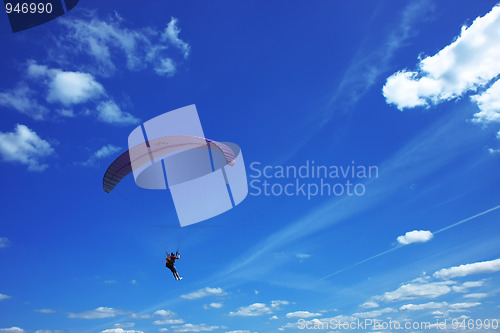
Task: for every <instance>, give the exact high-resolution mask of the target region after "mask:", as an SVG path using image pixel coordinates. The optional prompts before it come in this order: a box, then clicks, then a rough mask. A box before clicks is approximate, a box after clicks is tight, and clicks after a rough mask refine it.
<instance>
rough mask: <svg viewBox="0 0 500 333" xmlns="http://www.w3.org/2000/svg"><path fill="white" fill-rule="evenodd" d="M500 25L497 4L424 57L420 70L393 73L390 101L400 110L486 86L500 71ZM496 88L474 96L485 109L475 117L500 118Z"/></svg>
mask: <svg viewBox="0 0 500 333" xmlns="http://www.w3.org/2000/svg"><path fill="white" fill-rule="evenodd" d="M499 24H500V7H499V6H495V7H493V9H492V10H491V11H490V12H489V13H488V14H486V15H485V16H483V17H479V18H477V19H476V20H474V22H473V23H472V25H471V26H470V27H463V28H462V31H461V34H460V36H458V37H457V38H456V39H455V40H454V41H453V42H452V43H451V44H450V45H448V46H446V47H445V48H443V49H442V50H440V51H439V52H438V53H437V54H435V55H434V56H429V57H425V58H423V59H422V60H420V62H419V69H418V71H415V72H412V71H407V70H403V71H400V72H397V73H395V74H393V75H392V76H390V77H389V78H388V79H387V82H386V84H385V85H384V87H383V89H382V91H383V94H384V96H385V98H386V101H387V103H389V104H394V105H396V106H397V107H398V109H400V110H403V109H405V108H414V107H416V106H429V105H430V104H438V103H441V102H443V101H448V100H451V99H455V98H459V97H460V96H462V95H463V94H464V93H466V92H469V91H477V90H478V89H479V88H484V87H485V86H486V85H488V84H489V83H490V82H491V80H493V79H494V78H495V77H497V76H498V75H499V74H500V44H499V43H498V42H497V41H498V39H500V30H499V29H498V25H499ZM492 88H493V90H492V91H490V92H487V93H482V94H479V95H478V96H476V97H473V98H471V99H472V101H474V102H476V103H478V105H479V106H480V108H481V112H480V113H478V114H476V116H475V119H476V120H478V121H491V120H493V119H498V118H497V117H498V116H497V115H496V111H495V107H496V106H497V105H498V99H497V98H498V97H496V96H493V94H494V93H495V92H496V91H497V89H499V88H498V87H497V86H496V85H495V87H492ZM490 89H491V88H490Z"/></svg>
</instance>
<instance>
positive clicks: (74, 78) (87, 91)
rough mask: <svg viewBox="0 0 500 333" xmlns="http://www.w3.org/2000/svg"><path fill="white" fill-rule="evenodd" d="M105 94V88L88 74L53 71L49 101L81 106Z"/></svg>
mask: <svg viewBox="0 0 500 333" xmlns="http://www.w3.org/2000/svg"><path fill="white" fill-rule="evenodd" d="M103 94H104V88H103V86H102V85H101V84H100V83H99V82H97V81H96V80H95V78H94V77H93V76H92V75H91V74H88V73H81V72H63V71H61V70H52V81H51V82H50V84H49V93H48V96H47V101H48V102H50V103H54V102H59V103H62V104H64V105H66V106H67V105H71V104H81V103H84V102H87V101H89V100H91V99H95V98H97V97H99V96H102V95H103Z"/></svg>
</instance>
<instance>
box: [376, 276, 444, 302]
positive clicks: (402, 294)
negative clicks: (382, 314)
mask: <svg viewBox="0 0 500 333" xmlns="http://www.w3.org/2000/svg"><path fill="white" fill-rule="evenodd" d="M450 283H451V282H450V281H445V282H430V283H408V284H404V285H402V286H401V287H399V288H398V289H396V290H394V291H390V292H386V293H384V294H383V295H381V296H376V297H375V298H377V299H380V300H383V301H386V302H396V301H403V300H410V299H415V298H436V297H438V296H441V295H445V294H447V293H449V292H450V291H451V288H450V287H449V286H448V284H450Z"/></svg>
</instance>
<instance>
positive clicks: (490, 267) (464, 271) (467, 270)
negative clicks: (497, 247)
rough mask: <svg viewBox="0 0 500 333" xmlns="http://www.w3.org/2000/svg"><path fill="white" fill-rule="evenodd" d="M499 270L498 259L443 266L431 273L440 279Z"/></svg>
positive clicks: (499, 262)
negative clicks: (449, 266)
mask: <svg viewBox="0 0 500 333" xmlns="http://www.w3.org/2000/svg"><path fill="white" fill-rule="evenodd" d="M498 271H500V259H495V260H490V261H481V262H476V263H472V264H465V265H460V266H454V267H451V268H443V269H440V270H439V271H437V272H435V273H434V274H433V276H434V277H436V278H440V279H451V278H454V277H461V276H467V275H471V274H485V273H494V272H498Z"/></svg>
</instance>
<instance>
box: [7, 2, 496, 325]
mask: <svg viewBox="0 0 500 333" xmlns="http://www.w3.org/2000/svg"><path fill="white" fill-rule="evenodd" d="M0 30H1V31H2V34H1V35H0V39H1V42H2V46H3V48H2V49H3V50H4V52H3V57H2V58H1V59H0V70H1V74H2V75H0V112H1V119H2V121H1V122H0V157H1V161H0V170H1V171H2V174H3V177H2V183H1V185H2V190H1V192H0V199H1V200H0V202H1V206H0V207H1V209H0V221H1V222H0V223H1V224H0V226H1V227H0V266H1V270H0V332H2V333H4V332H16V333H22V332H38V333H43V332H45V333H48V332H51V333H53V332H103V333H138V332H223V333H250V332H259V333H263V332H281V331H284V332H298V331H303V330H300V326H299V320H304V322H303V323H305V322H307V323H308V324H309V325H311V326H310V327H312V326H313V325H314V324H316V325H325V323H338V322H343V323H344V322H345V323H352V322H356V321H357V320H361V321H364V320H365V319H370V320H378V321H379V322H380V323H385V322H389V320H392V321H396V322H398V323H402V324H404V323H405V322H410V323H420V322H430V323H432V324H435V323H438V322H439V323H442V322H444V321H445V320H447V324H448V327H447V328H448V330H453V331H455V332H456V331H464V329H463V328H458V329H452V328H453V327H452V321H453V320H458V321H463V320H465V321H467V323H468V320H470V319H473V320H474V323H476V324H478V323H479V322H481V321H483V320H485V319H490V320H493V319H495V320H497V321H498V320H500V318H499V316H498V313H499V307H500V289H499V287H498V286H499V285H500V283H499V282H500V247H499V246H498V244H500V233H499V231H500V226H499V225H498V220H499V218H500V207H499V205H500V196H499V195H498V194H499V192H498V188H499V186H500V178H499V177H498V176H497V175H498V169H499V166H500V141H499V139H500V124H499V122H500V99H499V96H500V81H497V80H498V78H499V77H500V47H499V45H500V43H499V42H498V41H499V40H500V7H498V6H496V2H495V1H481V2H474V3H473V2H470V1H440V2H432V1H405V2H403V1H398V2H396V1H380V2H375V1H358V2H355V3H345V2H338V1H337V2H334V1H313V2H307V3H306V2H299V1H287V2H275V3H268V2H266V3H264V2H255V1H238V2H233V1H203V2H201V1H200V2H197V3H196V4H194V3H186V2H173V1H144V2H143V3H141V4H135V3H132V2H127V1H106V2H100V1H90V0H89V1H81V3H80V4H79V5H78V6H77V7H75V9H73V10H72V11H70V12H69V13H67V14H66V15H65V16H63V17H60V18H58V19H56V20H54V21H52V22H49V23H47V24H44V25H42V26H39V27H36V28H33V29H30V30H27V31H23V32H19V33H16V34H12V33H10V32H9V26H8V22H7V18H6V16H2V17H1V19H0ZM190 104H196V107H197V109H198V113H199V116H200V120H201V123H202V125H203V128H204V132H205V134H206V136H207V137H208V138H211V139H214V140H217V141H229V142H235V143H237V144H238V145H239V146H240V147H241V148H242V152H243V156H244V160H245V165H246V171H247V176H248V182H249V183H250V182H252V181H254V183H253V184H254V185H255V186H256V187H259V186H262V183H263V181H265V180H266V181H268V182H269V183H270V186H274V189H275V190H276V191H278V190H279V189H280V188H281V189H283V188H284V187H285V186H286V185H287V184H292V185H290V186H291V187H290V188H292V189H294V190H296V189H297V188H296V187H297V184H299V183H300V184H305V185H304V186H305V187H306V188H307V186H310V188H311V189H312V190H314V186H318V184H320V182H321V181H324V182H326V183H328V184H330V185H331V186H333V185H335V184H339V185H338V186H345V184H346V182H347V181H350V182H351V183H353V184H358V186H359V189H363V194H362V195H357V194H354V195H348V194H347V193H344V194H342V195H318V194H317V195H311V196H310V197H309V198H308V197H307V195H303V194H302V193H301V192H300V191H296V192H293V194H292V195H284V194H281V195H264V194H262V193H261V194H260V195H256V190H255V189H252V188H250V193H249V195H248V197H247V198H246V199H245V200H244V201H243V202H242V203H241V204H240V205H238V206H237V207H235V208H234V209H232V210H230V211H228V212H226V213H224V214H222V215H219V216H217V217H214V218H212V219H209V220H207V221H204V222H202V223H199V224H197V225H195V226H192V227H187V228H182V229H181V228H180V227H178V225H179V224H178V219H177V216H176V213H175V207H174V205H173V202H172V198H171V195H170V193H169V192H168V191H153V190H145V189H141V188H139V187H137V186H136V185H135V183H134V181H133V178H132V177H131V176H129V177H128V178H126V179H124V180H123V181H122V182H121V183H120V184H119V185H118V186H117V188H116V189H115V190H113V192H112V193H110V194H107V193H105V192H104V191H103V190H102V176H103V175H104V172H105V171H106V168H107V167H108V165H109V164H110V163H111V162H112V161H113V160H114V159H115V158H116V157H117V156H118V155H119V154H120V153H121V152H122V151H125V150H126V149H127V137H128V135H129V133H130V132H131V131H132V130H133V129H134V128H135V127H136V126H138V125H139V124H140V123H142V122H144V121H146V120H148V119H151V118H153V117H155V116H157V115H159V114H162V113H164V112H167V111H170V110H173V109H177V108H180V107H183V106H186V105H190ZM313 161H314V164H315V165H316V166H326V167H327V168H340V167H342V168H346V167H349V166H350V167H354V166H355V167H357V168H363V167H369V166H374V167H376V170H377V171H378V172H377V173H376V174H374V175H372V177H348V178H347V179H345V178H343V177H339V178H333V177H329V178H326V179H319V178H300V177H299V178H294V177H289V178H278V177H275V176H276V175H275V174H274V176H272V177H270V178H265V177H264V176H260V177H259V171H263V168H264V167H266V166H268V167H269V168H268V169H267V170H268V171H270V170H273V171H276V170H278V168H279V167H280V166H284V167H290V168H292V169H293V168H297V169H298V168H300V167H301V166H304V165H307V164H308V163H309V164H312V162H313ZM252 165H253V167H251V166H252ZM256 169H257V170H259V171H256ZM357 170H359V169H357ZM294 186H295V187H294ZM261 189H262V188H261ZM177 246H179V249H180V251H181V253H182V258H181V259H180V260H179V261H178V262H177V264H176V265H177V268H178V270H179V273H180V275H181V276H183V277H184V279H183V280H182V281H181V282H178V281H175V280H174V279H173V277H172V275H171V273H170V272H169V271H168V270H167V269H166V268H165V266H164V264H162V260H163V259H164V253H165V251H166V250H169V251H171V250H175V248H176V247H177ZM476 320H478V321H476ZM301 322H302V321H301ZM455 323H456V322H455ZM323 328H324V330H321V331H325V332H336V331H338V329H337V328H335V327H331V326H330V327H325V326H323ZM475 328H478V327H477V326H476V327H475ZM433 329H434V330H435V329H436V328H435V327H434V328H433ZM351 331H356V330H351ZM367 331H374V332H375V331H385V332H391V331H392V330H390V329H387V330H383V329H376V328H374V327H370V329H367ZM409 331H412V332H419V331H424V329H420V328H416V329H412V330H409ZM489 331H491V329H490V330H489ZM493 331H498V329H494V330H493Z"/></svg>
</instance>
